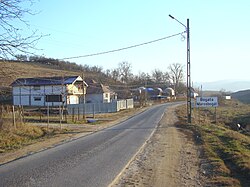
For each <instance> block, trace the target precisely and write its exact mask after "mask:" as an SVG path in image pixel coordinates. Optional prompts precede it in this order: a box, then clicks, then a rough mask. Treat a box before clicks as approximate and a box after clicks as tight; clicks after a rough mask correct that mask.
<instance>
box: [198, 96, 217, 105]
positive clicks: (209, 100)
mask: <svg viewBox="0 0 250 187" xmlns="http://www.w3.org/2000/svg"><path fill="white" fill-rule="evenodd" d="M218 106H219V104H218V97H196V107H218Z"/></svg>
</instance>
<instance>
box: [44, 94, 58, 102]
mask: <svg viewBox="0 0 250 187" xmlns="http://www.w3.org/2000/svg"><path fill="white" fill-rule="evenodd" d="M46 102H62V95H46Z"/></svg>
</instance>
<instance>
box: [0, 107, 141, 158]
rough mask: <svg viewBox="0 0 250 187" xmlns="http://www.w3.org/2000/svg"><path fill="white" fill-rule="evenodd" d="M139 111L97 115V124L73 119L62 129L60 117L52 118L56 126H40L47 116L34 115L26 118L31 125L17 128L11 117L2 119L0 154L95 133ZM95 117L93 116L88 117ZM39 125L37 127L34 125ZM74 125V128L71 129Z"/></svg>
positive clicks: (22, 125) (132, 110)
mask: <svg viewBox="0 0 250 187" xmlns="http://www.w3.org/2000/svg"><path fill="white" fill-rule="evenodd" d="M138 111H139V109H130V110H122V111H120V112H118V113H108V114H96V115H95V119H97V120H96V121H95V122H92V123H88V124H87V122H86V121H84V120H83V119H82V118H81V119H79V120H78V121H72V120H71V119H72V118H71V117H69V118H68V119H69V120H68V123H67V124H68V125H67V126H64V127H63V128H62V129H60V128H59V120H58V119H59V117H58V116H50V122H51V121H52V122H54V123H55V124H56V125H53V124H51V125H49V129H47V126H46V125H45V126H38V125H39V124H40V123H45V124H46V116H45V117H44V118H42V121H41V120H40V116H36V115H32V116H26V117H25V118H26V119H25V121H26V122H27V121H28V122H29V121H31V122H30V125H28V124H27V123H26V124H21V123H19V122H18V123H17V125H16V126H17V127H16V128H14V126H13V124H12V120H11V118H10V117H9V116H7V115H6V116H5V117H4V118H2V120H3V121H2V125H0V154H1V153H6V152H9V151H13V150H17V149H20V148H22V147H24V146H27V145H31V144H35V143H37V142H40V141H46V140H48V139H50V138H53V137H56V136H61V135H65V134H67V135H70V134H76V133H83V132H93V131H95V130H96V128H94V127H93V126H97V125H98V126H100V127H102V126H103V127H104V126H105V124H107V122H111V121H116V120H120V119H123V118H124V119H125V118H126V117H127V116H131V115H132V114H135V113H136V112H138ZM87 117H93V116H87ZM34 124H37V125H34ZM71 125H72V127H71Z"/></svg>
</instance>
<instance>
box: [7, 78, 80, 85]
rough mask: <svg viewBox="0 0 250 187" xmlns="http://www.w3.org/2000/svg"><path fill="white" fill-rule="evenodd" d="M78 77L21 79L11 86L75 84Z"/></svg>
mask: <svg viewBox="0 0 250 187" xmlns="http://www.w3.org/2000/svg"><path fill="white" fill-rule="evenodd" d="M78 77H79V76H65V77H34V78H20V79H17V80H15V81H14V82H13V83H12V84H11V86H42V85H62V84H64V85H65V84H72V83H74V81H76V79H77V78H78Z"/></svg>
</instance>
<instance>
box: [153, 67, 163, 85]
mask: <svg viewBox="0 0 250 187" xmlns="http://www.w3.org/2000/svg"><path fill="white" fill-rule="evenodd" d="M163 75H164V73H163V72H162V71H161V70H159V69H154V70H153V71H152V79H153V80H154V82H156V83H161V82H162V81H163Z"/></svg>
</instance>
